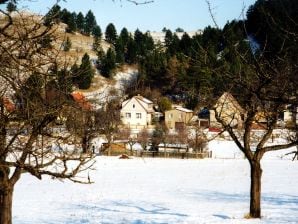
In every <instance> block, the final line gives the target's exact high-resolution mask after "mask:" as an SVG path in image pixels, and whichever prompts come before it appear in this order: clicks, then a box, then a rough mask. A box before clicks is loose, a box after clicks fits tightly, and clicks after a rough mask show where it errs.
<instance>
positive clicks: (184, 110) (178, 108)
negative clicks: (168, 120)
mask: <svg viewBox="0 0 298 224" xmlns="http://www.w3.org/2000/svg"><path fill="white" fill-rule="evenodd" d="M175 109H176V110H180V111H182V112H186V113H192V112H193V111H192V110H189V109H186V108H184V107H176V108H175Z"/></svg>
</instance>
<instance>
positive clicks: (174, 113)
mask: <svg viewBox="0 0 298 224" xmlns="http://www.w3.org/2000/svg"><path fill="white" fill-rule="evenodd" d="M192 117H193V111H192V110H189V109H186V108H183V107H179V106H177V107H174V109H172V110H168V111H166V112H165V124H166V126H167V127H168V128H169V129H177V128H179V127H182V126H185V125H186V124H188V123H189V122H190V120H191V118H192Z"/></svg>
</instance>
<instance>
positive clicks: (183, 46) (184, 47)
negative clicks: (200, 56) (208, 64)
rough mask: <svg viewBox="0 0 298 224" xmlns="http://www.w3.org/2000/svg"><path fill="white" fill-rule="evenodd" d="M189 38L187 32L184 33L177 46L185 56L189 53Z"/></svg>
mask: <svg viewBox="0 0 298 224" xmlns="http://www.w3.org/2000/svg"><path fill="white" fill-rule="evenodd" d="M191 44H192V43H191V38H190V36H189V35H188V34H187V33H184V34H183V35H182V37H181V40H180V44H179V48H180V50H181V52H182V53H183V54H185V55H187V56H190V55H191V50H192V49H191Z"/></svg>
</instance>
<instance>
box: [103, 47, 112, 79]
mask: <svg viewBox="0 0 298 224" xmlns="http://www.w3.org/2000/svg"><path fill="white" fill-rule="evenodd" d="M115 68H116V55H115V52H114V51H113V50H112V49H111V48H109V49H108V51H107V54H106V56H105V57H104V58H103V60H102V63H101V74H102V75H103V76H105V77H107V78H111V77H112V73H113V70H114V69H115Z"/></svg>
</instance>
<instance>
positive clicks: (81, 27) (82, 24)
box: [76, 12, 85, 33]
mask: <svg viewBox="0 0 298 224" xmlns="http://www.w3.org/2000/svg"><path fill="white" fill-rule="evenodd" d="M76 24H77V28H78V30H79V32H81V33H82V32H83V31H84V28H85V18H84V15H83V14H82V13H81V12H79V14H78V15H77V18H76Z"/></svg>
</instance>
